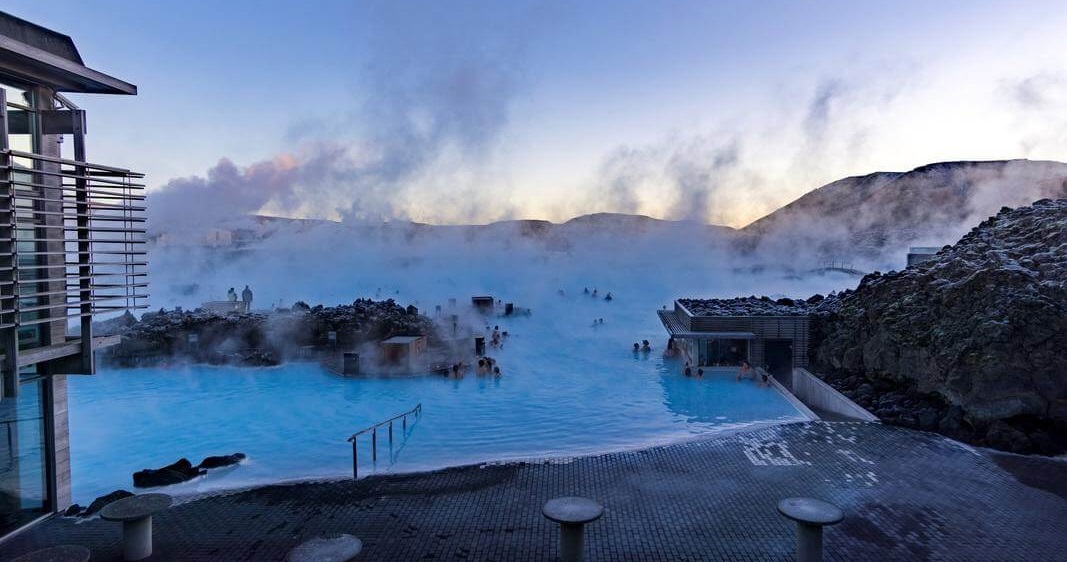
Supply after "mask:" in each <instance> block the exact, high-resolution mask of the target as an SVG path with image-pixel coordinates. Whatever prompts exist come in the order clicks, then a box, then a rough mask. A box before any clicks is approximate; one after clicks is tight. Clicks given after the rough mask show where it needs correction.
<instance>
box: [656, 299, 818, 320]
mask: <svg viewBox="0 0 1067 562" xmlns="http://www.w3.org/2000/svg"><path fill="white" fill-rule="evenodd" d="M677 302H678V304H680V305H681V306H682V308H684V309H685V310H686V311H687V312H688V313H689V314H690V315H691V316H783V317H787V316H793V317H806V316H808V315H810V314H811V313H812V311H813V309H814V306H813V305H811V304H808V303H807V302H806V301H804V300H801V299H778V300H771V299H770V298H766V299H764V298H758V297H739V298H734V299H678V301H677Z"/></svg>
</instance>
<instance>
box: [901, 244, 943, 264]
mask: <svg viewBox="0 0 1067 562" xmlns="http://www.w3.org/2000/svg"><path fill="white" fill-rule="evenodd" d="M940 251H941V248H934V247H932V246H912V247H911V248H908V267H911V266H913V265H917V264H920V263H923V262H926V261H930V259H932V258H933V257H934V255H935V254H937V253H938V252H940Z"/></svg>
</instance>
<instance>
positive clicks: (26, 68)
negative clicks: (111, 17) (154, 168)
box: [0, 12, 147, 537]
mask: <svg viewBox="0 0 1067 562" xmlns="http://www.w3.org/2000/svg"><path fill="white" fill-rule="evenodd" d="M64 93H80V94H86V93H87V94H123V95H135V94H136V93H137V88H136V86H134V85H132V84H129V83H127V82H124V81H122V80H119V79H117V78H113V77H111V76H108V75H106V74H104V73H102V72H99V71H96V70H93V69H91V68H88V67H87V66H85V63H84V61H83V60H82V58H81V55H80V54H79V53H78V50H77V48H76V47H75V46H74V42H73V41H72V40H71V38H70V37H68V36H66V35H63V34H61V33H57V32H55V31H52V30H49V29H46V28H44V27H41V26H39V25H36V24H33V23H30V22H27V21H25V20H22V19H19V18H17V17H14V16H11V15H9V14H6V13H3V12H0V340H2V342H3V345H2V346H0V354H2V356H0V537H2V536H4V535H6V534H9V533H11V532H13V531H15V530H17V529H19V528H21V527H23V526H25V525H27V524H30V523H32V522H34V521H36V520H38V519H40V518H41V517H43V516H45V515H47V514H50V513H52V512H54V511H56V510H60V509H64V508H66V507H67V506H68V505H69V504H70V455H69V436H68V422H67V398H66V388H67V386H66V377H67V376H68V375H84V374H92V373H93V371H94V362H93V349H94V348H97V347H99V346H101V345H104V344H106V343H107V342H105V341H103V339H102V338H94V337H93V331H92V322H93V316H94V315H98V314H108V313H117V312H121V311H125V310H130V309H137V308H144V307H145V306H146V302H147V301H146V297H147V293H146V289H147V282H146V281H147V259H146V251H145V244H144V242H145V224H144V223H145V218H144V200H145V196H144V185H143V183H142V175H141V174H137V173H135V172H131V171H130V170H127V169H125V168H121V167H117V166H105V165H100V164H92V163H89V162H88V160H87V155H86V116H85V111H83V110H81V109H79V108H78V107H77V106H76V105H75V104H74V103H72V102H71V101H69V100H68V99H67V98H66V97H64V95H63V94H64ZM94 134H97V135H106V134H107V132H106V131H99V132H96V131H94Z"/></svg>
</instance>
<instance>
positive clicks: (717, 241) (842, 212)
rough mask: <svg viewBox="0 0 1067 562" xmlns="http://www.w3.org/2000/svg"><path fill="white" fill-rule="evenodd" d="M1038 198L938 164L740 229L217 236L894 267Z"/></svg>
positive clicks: (1035, 166) (820, 194)
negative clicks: (651, 252) (678, 246)
mask: <svg viewBox="0 0 1067 562" xmlns="http://www.w3.org/2000/svg"><path fill="white" fill-rule="evenodd" d="M1044 198H1049V199H1058V198H1067V164H1065V163H1062V162H1053V161H1037V160H996V161H960V162H939V163H935V164H928V165H925V166H921V167H918V168H915V169H914V170H911V171H910V172H875V173H871V174H867V175H864V176H853V177H848V178H843V179H840V180H837V181H834V182H831V183H829V184H826V185H824V186H822V187H819V188H817V189H815V190H812V191H810V192H808V193H806V194H804V195H803V196H801V197H799V198H798V199H796V200H794V201H793V202H791V203H789V204H787V205H785V206H783V207H781V208H780V209H778V210H776V211H774V212H772V213H770V214H768V215H766V216H764V217H762V218H760V219H758V220H756V221H754V222H752V223H751V224H749V225H747V226H745V227H744V228H740V229H734V228H730V227H726V226H717V225H709V224H704V223H698V222H693V221H675V220H664V219H656V218H653V217H648V216H645V215H631V214H622V213H593V214H588V215H582V216H578V217H574V218H572V219H569V220H566V221H563V222H559V223H554V222H550V221H545V220H536V219H513V220H504V221H496V222H492V223H489V224H482V225H430V224H423V223H417V222H410V221H391V222H383V223H378V224H366V223H363V224H346V223H339V222H335V221H327V220H315V219H289V218H282V217H269V216H261V215H254V216H251V217H239V218H235V220H234V221H232V223H227V224H225V225H219V226H218V229H223V230H225V231H227V232H229V233H230V234H229V235H228V236H229V237H228V238H227V237H226V236H227V235H223V236H222V239H224V240H233V242H234V244H237V245H247V244H254V243H255V242H256V241H257V240H263V239H266V238H270V237H273V236H277V235H278V234H279V233H283V232H284V233H290V234H301V233H306V232H308V231H310V230H312V229H320V228H339V229H346V231H354V232H355V233H358V234H360V235H373V236H384V237H386V238H388V239H399V240H407V241H414V240H419V239H422V238H424V237H427V236H434V235H435V234H443V233H450V234H452V235H457V234H458V235H460V237H461V238H462V239H466V240H477V239H483V238H489V239H504V238H506V237H519V238H524V239H528V240H532V241H540V242H544V243H545V245H546V247H547V248H549V249H551V250H566V249H569V248H571V247H573V245H574V244H576V243H581V242H582V241H584V240H592V239H601V240H609V241H616V242H623V241H624V240H625V239H626V238H627V237H648V236H659V237H664V238H667V239H670V238H671V237H674V238H676V239H682V237H686V238H687V239H690V240H692V239H694V238H693V237H695V239H706V240H707V241H708V243H709V245H713V246H722V247H723V248H731V249H733V250H735V251H737V253H739V254H742V255H747V256H749V257H750V258H751V259H753V260H755V261H757V262H761V263H765V264H770V263H781V264H783V265H798V266H799V265H803V266H805V267H812V266H815V265H817V264H818V263H820V262H823V261H828V260H836V261H840V260H855V261H857V262H867V263H868V265H873V267H879V264H881V263H895V262H897V261H899V260H898V258H899V256H900V254H902V253H903V252H905V251H906V249H907V247H908V246H909V245H928V246H941V245H944V244H948V243H951V242H952V241H954V240H956V239H958V238H959V236H961V235H962V234H963V233H965V232H966V231H967V230H968V229H969V228H970V226H971V225H973V224H976V223H978V222H981V221H982V220H983V219H985V218H986V217H988V216H991V215H994V214H996V213H997V212H998V211H999V210H1000V209H1001V208H1002V207H1018V206H1022V205H1028V204H1030V203H1032V202H1034V201H1036V200H1038V199H1044ZM218 229H215V230H218ZM213 235H214V238H213V240H215V241H217V240H218V239H219V238H220V237H219V235H218V233H217V232H216V233H214V234H213ZM159 238H167V237H166V236H161V237H159ZM191 243H193V244H196V243H197V241H196V240H192V241H191ZM209 245H216V246H217V245H219V244H217V243H213V244H209Z"/></svg>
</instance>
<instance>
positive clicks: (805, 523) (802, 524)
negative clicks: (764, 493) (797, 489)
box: [778, 498, 845, 562]
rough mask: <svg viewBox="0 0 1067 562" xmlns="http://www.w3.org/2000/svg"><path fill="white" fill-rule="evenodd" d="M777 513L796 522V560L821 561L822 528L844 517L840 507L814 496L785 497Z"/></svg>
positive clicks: (798, 561)
mask: <svg viewBox="0 0 1067 562" xmlns="http://www.w3.org/2000/svg"><path fill="white" fill-rule="evenodd" d="M778 513H781V514H782V515H784V516H786V517H788V518H789V519H792V520H793V521H796V522H797V562H822V528H823V527H825V526H827V525H836V524H838V523H840V522H841V520H842V519H844V518H845V514H844V512H842V511H841V508H839V507H837V506H836V505H834V504H832V503H828V502H824V501H822V500H817V499H815V498H786V499H784V500H782V501H780V502H778Z"/></svg>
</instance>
